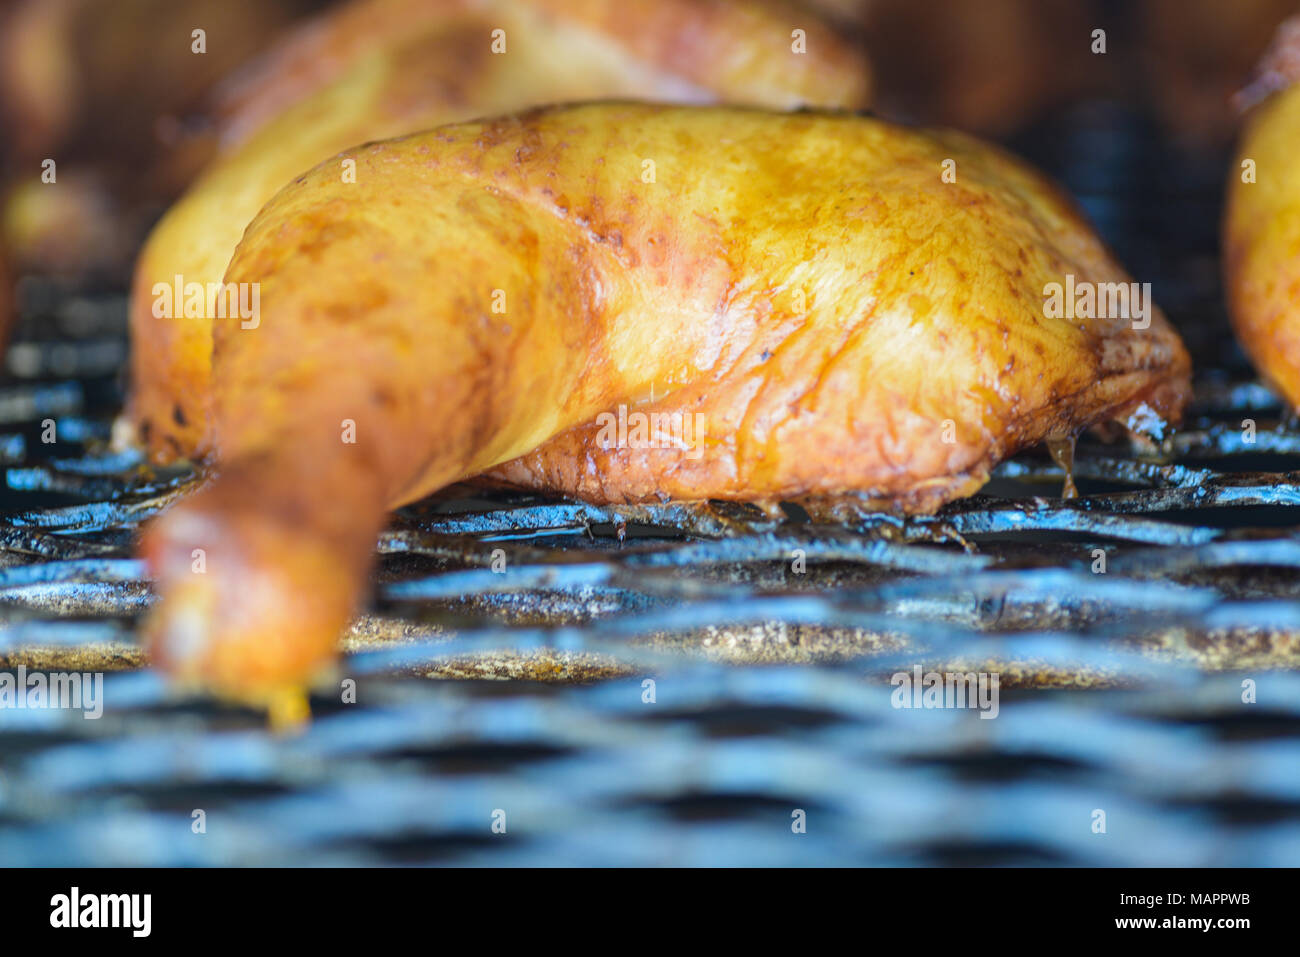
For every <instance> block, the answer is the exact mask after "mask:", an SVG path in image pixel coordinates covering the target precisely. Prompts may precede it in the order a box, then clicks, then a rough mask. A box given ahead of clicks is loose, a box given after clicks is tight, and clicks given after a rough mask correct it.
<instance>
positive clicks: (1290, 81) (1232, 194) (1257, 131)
mask: <svg viewBox="0 0 1300 957" xmlns="http://www.w3.org/2000/svg"><path fill="white" fill-rule="evenodd" d="M1297 79H1300V18H1293V19H1292V20H1289V21H1287V23H1286V24H1284V25H1283V26H1282V27H1281V28H1280V29H1279V31H1278V35H1277V38H1276V40H1275V42H1274V44H1273V47H1272V48H1271V49H1270V51H1269V53H1268V54H1267V55H1266V57H1265V59H1264V61H1263V62H1262V63H1261V67H1260V71H1259V75H1258V77H1257V79H1256V81H1255V83H1254V88H1255V89H1256V90H1262V91H1268V90H1271V91H1273V92H1272V95H1271V96H1267V98H1266V99H1264V100H1263V102H1261V103H1260V104H1259V105H1258V106H1257V107H1255V109H1254V111H1253V113H1252V115H1251V116H1250V118H1249V120H1248V123H1247V126H1246V129H1245V132H1244V133H1243V135H1242V138H1241V141H1240V143H1239V145H1238V148H1237V156H1236V160H1235V161H1234V163H1233V165H1232V167H1231V169H1230V170H1229V173H1228V197H1227V212H1226V215H1225V217H1224V233H1223V249H1224V273H1225V285H1226V290H1227V298H1228V312H1229V315H1230V316H1231V318H1232V324H1233V329H1234V331H1235V332H1236V334H1237V338H1238V340H1239V341H1240V342H1241V344H1242V346H1243V347H1244V348H1245V350H1246V353H1247V354H1248V355H1249V356H1250V358H1251V361H1252V362H1254V364H1255V368H1256V369H1257V370H1258V371H1259V373H1260V375H1261V376H1263V377H1264V379H1266V380H1267V381H1268V382H1270V383H1271V384H1272V385H1273V386H1275V387H1276V388H1277V389H1278V390H1279V391H1280V392H1281V394H1282V396H1283V397H1284V398H1285V399H1286V401H1287V402H1289V403H1290V404H1291V406H1292V407H1293V408H1300V166H1297V163H1296V152H1297V149H1298V148H1300V84H1297V83H1296V80H1297Z"/></svg>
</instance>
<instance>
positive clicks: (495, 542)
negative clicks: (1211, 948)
mask: <svg viewBox="0 0 1300 957" xmlns="http://www.w3.org/2000/svg"><path fill="white" fill-rule="evenodd" d="M1148 134H1149V131H1147V130H1146V129H1145V128H1144V127H1143V126H1142V123H1141V120H1140V119H1139V118H1137V117H1134V116H1131V115H1128V114H1125V113H1122V112H1117V111H1116V110H1114V109H1113V108H1109V107H1105V106H1099V107H1087V108H1084V109H1082V110H1079V111H1076V112H1075V113H1074V114H1071V115H1070V116H1069V117H1067V118H1065V119H1064V120H1063V121H1062V123H1061V125H1060V127H1059V128H1057V129H1053V130H1049V131H1046V132H1043V131H1039V133H1038V135H1036V136H1035V137H1033V138H1031V139H1030V140H1029V141H1027V146H1028V147H1030V148H1029V149H1028V151H1029V152H1031V153H1032V154H1035V155H1034V158H1035V159H1037V160H1039V161H1040V162H1042V163H1043V164H1044V165H1045V166H1047V167H1048V168H1049V169H1051V170H1053V171H1054V172H1056V174H1057V175H1058V176H1060V177H1061V178H1063V179H1064V180H1065V181H1066V183H1067V185H1068V186H1069V187H1070V188H1071V189H1072V191H1073V192H1075V194H1076V195H1078V196H1080V198H1081V201H1082V202H1083V204H1084V205H1085V207H1086V208H1087V210H1088V212H1089V213H1090V214H1091V215H1092V216H1093V218H1094V219H1095V220H1096V221H1097V223H1098V225H1099V227H1100V228H1101V230H1102V232H1103V234H1104V235H1106V237H1107V238H1108V240H1109V241H1111V242H1112V244H1113V245H1115V246H1116V247H1117V251H1118V253H1119V254H1120V256H1121V258H1122V259H1124V260H1125V261H1126V262H1127V263H1128V264H1129V265H1130V266H1131V268H1132V269H1133V271H1134V273H1135V275H1136V276H1137V278H1139V279H1142V280H1146V279H1149V280H1151V281H1153V282H1154V283H1155V284H1156V288H1155V295H1156V299H1157V301H1158V302H1160V303H1161V305H1162V306H1163V307H1164V309H1165V310H1166V312H1167V313H1168V314H1169V315H1170V316H1171V318H1172V319H1173V320H1174V321H1175V323H1176V324H1178V325H1179V326H1180V328H1181V330H1182V331H1183V332H1184V334H1185V335H1186V336H1187V338H1188V340H1189V344H1190V345H1191V347H1192V348H1193V351H1194V353H1195V354H1196V357H1197V359H1198V367H1199V369H1200V370H1201V376H1200V379H1199V382H1198V390H1197V406H1196V408H1194V409H1193V410H1192V415H1191V419H1190V421H1189V422H1188V423H1187V427H1186V428H1185V429H1184V430H1183V431H1181V432H1180V433H1179V434H1178V435H1177V436H1176V437H1175V438H1174V439H1173V441H1172V442H1171V443H1170V446H1169V448H1168V449H1167V450H1166V454H1164V455H1163V456H1161V457H1158V458H1145V459H1144V458H1139V457H1137V456H1135V455H1133V454H1132V453H1130V452H1129V450H1128V449H1127V448H1126V447H1125V446H1123V445H1104V444H1101V443H1098V442H1096V441H1095V440H1091V439H1084V440H1082V441H1081V442H1080V445H1079V448H1078V449H1077V451H1076V456H1075V466H1074V475H1075V479H1076V481H1077V483H1078V485H1079V488H1080V491H1081V495H1080V497H1079V498H1077V499H1072V500H1067V499H1062V498H1061V497H1060V489H1061V485H1062V473H1061V471H1060V469H1059V468H1058V467H1057V466H1055V465H1054V464H1053V463H1052V461H1051V459H1050V458H1048V457H1047V456H1046V455H1045V454H1042V453H1039V452H1031V453H1028V454H1026V455H1024V456H1021V457H1019V458H1018V459H1016V460H1014V461H1012V462H1009V463H1006V464H1005V465H1004V466H1003V467H1002V468H1001V469H1000V471H999V474H998V477H997V479H996V480H995V482H994V483H993V484H992V485H991V486H990V487H989V489H987V490H986V494H984V495H981V496H979V497H977V498H975V499H971V500H969V501H966V502H961V503H957V504H955V505H954V506H951V507H949V508H948V509H945V510H944V511H943V512H942V513H941V514H940V515H938V516H935V517H932V518H922V519H912V520H908V521H905V522H904V521H901V520H899V519H896V518H892V517H889V516H879V515H867V514H858V513H856V512H854V511H853V510H852V509H851V508H848V507H845V506H844V505H843V504H842V503H841V505H840V506H839V507H837V508H831V507H830V506H827V505H824V504H821V505H819V504H818V503H805V504H804V506H803V507H802V508H800V507H790V508H788V509H787V510H786V514H785V515H777V516H772V515H766V514H763V513H760V512H758V511H757V510H754V509H749V508H745V507H736V506H666V507H662V508H629V509H610V508H592V507H589V506H581V505H575V504H566V503H554V502H542V501H538V500H535V499H530V498H525V497H517V496H509V495H503V494H500V493H494V492H488V491H484V490H471V489H458V490H453V491H452V492H451V493H450V494H448V495H445V496H442V497H440V498H439V499H437V500H434V501H430V502H426V503H421V504H420V505H418V506H415V507H412V508H409V509H406V510H404V511H403V512H402V513H401V514H400V515H399V516H397V517H396V518H395V520H394V522H393V525H392V527H391V529H390V530H389V531H388V532H387V533H386V534H385V535H384V536H382V537H381V540H380V542H379V543H378V549H379V552H380V554H381V562H380V568H379V571H378V573H377V587H376V601H375V606H374V607H373V608H372V609H371V610H370V611H369V612H368V614H367V615H365V616H364V617H363V618H362V619H361V620H360V621H359V622H358V624H357V626H356V627H355V628H354V630H353V633H352V634H351V635H350V636H349V637H348V639H347V646H348V648H349V650H350V652H351V654H350V655H349V657H348V659H347V660H346V661H345V662H344V664H343V667H342V670H341V674H340V679H342V678H352V679H355V681H356V682H357V686H358V687H357V694H356V703H355V704H351V703H348V704H345V703H342V702H341V700H340V698H341V697H342V695H341V693H339V692H331V693H328V694H326V693H322V696H321V697H319V698H318V699H316V700H315V701H314V702H313V710H314V712H315V714H316V716H317V719H316V721H315V722H314V723H313V724H312V725H311V727H310V728H309V729H307V730H306V731H305V732H304V733H303V734H301V735H300V736H297V737H289V738H277V737H274V736H271V735H268V734H267V733H265V731H264V725H263V722H262V720H261V719H260V718H259V716H257V715H254V714H252V713H249V712H243V711H236V710H232V709H225V708H218V707H215V706H213V705H211V704H208V703H201V702H192V701H177V700H173V699H171V698H169V697H168V696H167V694H166V692H165V689H164V688H163V686H162V683H161V682H160V681H159V680H158V678H157V677H156V676H154V675H153V674H151V673H149V672H145V671H139V670H137V667H138V665H139V664H140V660H141V659H140V655H139V652H138V649H137V647H136V645H135V634H134V632H135V625H136V623H137V622H138V620H139V616H140V615H141V614H142V613H143V612H144V611H145V610H146V609H147V607H148V604H149V602H150V600H151V599H150V595H149V590H148V586H147V583H146V582H145V581H144V580H143V578H142V575H143V570H142V568H141V566H140V564H139V563H138V562H137V561H135V559H134V558H133V557H132V554H131V540H132V534H133V531H134V529H135V527H136V526H137V525H138V523H139V522H141V521H143V520H145V519H147V518H148V517H149V516H150V515H152V514H155V513H156V512H157V511H158V510H159V509H160V508H162V507H164V506H165V505H166V504H167V503H168V502H169V501H170V500H171V499H172V498H173V497H174V496H175V495H176V493H177V492H178V491H181V490H183V489H184V488H185V487H187V485H188V484H189V483H190V482H191V481H192V479H191V477H190V476H188V475H186V474H184V473H181V472H178V473H175V474H171V473H168V474H151V473H147V472H146V471H145V470H143V469H141V468H140V467H139V464H138V462H136V461H135V460H133V459H132V458H131V457H129V456H113V455H110V454H108V453H107V452H106V451H105V440H106V439H107V435H108V424H109V422H110V421H111V415H112V412H113V411H114V409H115V408H116V407H117V405H118V403H119V402H120V395H119V392H118V389H117V386H116V384H115V375H116V370H117V368H118V367H119V365H120V363H121V360H122V357H123V355H124V344H123V338H122V336H123V321H124V319H123V316H124V306H125V304H124V302H123V301H122V299H121V298H120V296H116V295H114V294H110V293H103V292H97V291H93V290H91V291H87V290H84V289H82V290H78V289H72V288H68V287H66V286H60V285H57V284H48V283H47V284H29V285H28V286H27V287H26V289H25V290H24V301H25V317H24V324H23V328H22V329H21V330H20V334H19V343H18V344H17V345H16V347H15V348H14V349H13V350H12V351H11V353H10V355H9V358H8V360H7V361H8V369H9V373H10V375H9V379H8V381H7V383H6V384H4V385H3V386H0V432H2V433H3V435H0V460H3V462H4V464H5V466H6V483H5V484H6V489H5V491H4V492H3V495H4V518H3V521H0V562H2V563H3V566H2V567H0V621H2V622H3V623H2V624H0V656H4V657H5V659H6V661H7V663H8V665H9V667H10V668H14V667H16V666H17V665H18V664H24V665H26V666H29V667H41V666H44V667H53V668H59V669H64V670H74V669H75V670H78V671H95V670H108V671H112V672H121V673H114V674H110V675H109V676H108V678H107V680H106V683H105V688H106V691H105V695H106V702H105V707H104V716H103V718H101V719H100V720H97V721H88V720H84V719H83V718H82V717H81V716H80V714H79V713H77V712H57V711H39V710H9V709H0V861H4V862H6V863H30V864H40V863H68V864H74V863H90V864H108V863H143V864H195V863H229V864H253V863H266V864H274V863H347V862H380V863H407V862H434V861H455V862H468V863H475V862H484V863H524V864H545V863H566V862H567V863H645V864H658V863H700V864H706V863H737V864H740V863H816V862H839V863H959V864H960V863H1048V864H1052V863H1061V864H1094V863H1117V864H1233V863H1238V864H1244V863H1256V864H1281V863H1293V862H1294V861H1295V860H1296V859H1297V856H1298V855H1300V772H1297V768H1300V675H1297V674H1296V673H1295V672H1294V671H1293V670H1288V669H1294V667H1295V665H1296V664H1297V663H1300V639H1297V637H1296V636H1297V635H1300V605H1298V604H1297V603H1296V602H1295V595H1296V593H1297V582H1298V580H1300V579H1298V575H1300V538H1298V537H1297V536H1296V534H1295V527H1296V525H1297V521H1296V515H1297V512H1296V511H1295V508H1296V505H1297V504H1300V430H1297V429H1296V428H1295V426H1294V424H1293V423H1292V422H1290V421H1289V420H1288V419H1286V418H1285V417H1284V416H1283V415H1282V412H1281V410H1280V409H1279V407H1278V405H1277V402H1276V400H1275V399H1274V397H1273V396H1272V395H1271V394H1270V393H1268V392H1267V391H1266V390H1264V389H1263V388H1261V387H1260V386H1258V385H1256V384H1254V383H1253V382H1252V381H1251V379H1250V375H1249V370H1248V369H1246V368H1245V366H1244V364H1243V363H1242V361H1241V359H1240V356H1239V354H1237V353H1236V352H1235V351H1233V347H1232V346H1231V345H1230V342H1229V341H1228V340H1227V339H1226V338H1225V328H1224V319H1223V317H1222V314H1221V311H1220V309H1219V307H1218V304H1217V303H1218V291H1217V277H1216V274H1215V269H1216V268H1217V267H1216V265H1215V258H1214V249H1213V243H1214V226H1215V223H1216V222H1217V218H1216V217H1217V206H1216V204H1217V195H1218V188H1219V183H1218V178H1219V172H1218V171H1219V170H1220V169H1222V168H1223V167H1222V164H1216V163H1215V162H1211V161H1205V162H1204V163H1203V165H1198V164H1194V163H1192V162H1191V161H1188V160H1186V159H1185V158H1177V159H1175V158H1173V157H1170V156H1167V155H1164V154H1163V153H1161V152H1160V151H1159V148H1158V147H1156V146H1152V145H1150V144H1152V143H1153V142H1154V140H1153V138H1152V137H1151V136H1150V135H1148ZM1079 157H1083V158H1084V159H1089V160H1090V161H1088V162H1084V161H1082V160H1080V159H1079ZM49 420H53V421H54V424H55V433H56V436H57V441H56V442H54V443H48V444H47V443H45V442H43V441H42V437H43V433H44V434H45V435H46V436H47V437H48V431H49V430H48V426H49ZM1244 423H1245V424H1244ZM1252 423H1253V425H1252ZM1101 556H1104V562H1105V566H1104V571H1102V570H1101V568H1100V566H1099V562H1100V561H1101ZM503 562H504V565H503V564H502V563H503ZM494 566H495V567H494ZM805 566H806V568H805V570H803V571H801V572H800V571H797V570H796V568H803V567H805ZM916 664H921V665H923V666H924V667H925V668H926V669H935V670H942V669H943V668H944V667H946V666H960V667H961V668H962V670H981V669H982V670H989V671H997V672H998V673H1000V675H1001V677H1002V687H1003V695H1002V700H1001V706H1000V711H999V714H998V716H997V717H996V719H993V720H982V719H980V718H979V717H978V715H977V714H976V713H974V712H971V711H962V710H914V709H896V708H894V707H892V706H891V701H890V692H891V688H890V686H889V684H888V681H887V677H888V675H890V674H891V673H893V672H896V671H908V672H910V671H911V669H912V667H913V666H914V665H916ZM500 677H514V678H522V679H526V680H523V681H515V682H500V681H484V680H481V679H483V678H500ZM647 678H649V679H653V681H654V685H653V692H654V699H655V700H654V701H653V702H652V703H650V702H647V701H646V700H644V698H645V697H646V696H647V695H648V691H647V687H646V685H645V684H644V683H643V682H644V681H645V680H646V679H647ZM431 679H438V680H431ZM466 679H479V680H466ZM1246 679H1250V680H1251V681H1253V682H1254V683H1255V686H1256V687H1255V696H1256V701H1257V703H1254V704H1245V703H1243V701H1242V695H1243V681H1244V680H1246ZM196 809H202V810H204V811H205V812H206V815H207V831H206V833H204V834H202V835H196V834H194V833H193V832H192V830H191V820H192V813H193V811H195V810H196ZM795 809H803V810H804V811H806V812H807V818H808V827H807V833H806V834H794V833H792V831H791V821H792V817H791V815H792V812H793V811H794V810H795ZM1097 809H1100V810H1104V811H1105V812H1106V819H1107V833H1105V834H1104V835H1102V834H1096V833H1094V832H1093V829H1092V823H1093V816H1092V815H1093V812H1094V811H1095V810H1097ZM497 810H501V811H504V812H505V820H506V824H507V827H506V833H505V834H495V833H493V831H492V828H491V825H492V823H493V814H494V812H495V811H497Z"/></svg>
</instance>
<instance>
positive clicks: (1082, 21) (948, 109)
mask: <svg viewBox="0 0 1300 957" xmlns="http://www.w3.org/2000/svg"><path fill="white" fill-rule="evenodd" d="M818 2H820V3H834V5H835V6H838V7H842V8H846V9H849V8H857V9H859V10H860V14H859V16H860V17H861V22H862V24H863V28H864V31H865V35H866V42H867V49H868V50H869V51H870V53H871V57H872V64H873V66H874V67H875V69H876V76H877V91H878V92H877V96H876V100H877V104H878V107H879V112H880V114H881V115H883V116H888V117H889V118H891V119H897V120H903V121H906V122H916V123H925V124H940V125H945V126H955V127H957V128H959V129H963V130H968V131H972V132H977V133H982V134H985V135H1003V134H1006V133H1009V132H1011V131H1013V130H1016V129H1018V128H1019V127H1021V126H1023V125H1025V124H1026V123H1028V122H1030V121H1031V120H1033V119H1034V117H1035V116H1036V115H1038V114H1040V113H1042V112H1044V111H1046V110H1048V109H1050V108H1052V107H1053V106H1056V105H1059V104H1061V103H1063V102H1065V101H1066V100H1069V99H1071V98H1072V97H1076V96H1079V95H1080V94H1082V93H1085V92H1090V91H1092V90H1095V89H1096V88H1097V87H1098V86H1099V85H1102V84H1104V83H1105V82H1106V71H1105V70H1103V69H1102V68H1100V67H1098V66H1097V65H1096V64H1095V63H1093V62H1092V60H1091V57H1092V53H1091V52H1090V49H1089V46H1090V34H1091V31H1092V29H1093V28H1094V26H1095V25H1096V21H1095V18H1094V16H1093V13H1094V4H1093V3H1092V2H1091V0H979V2H971V0H926V2H924V3H917V2H915V0H863V2H859V3H852V2H850V0H838V2H836V0H818Z"/></svg>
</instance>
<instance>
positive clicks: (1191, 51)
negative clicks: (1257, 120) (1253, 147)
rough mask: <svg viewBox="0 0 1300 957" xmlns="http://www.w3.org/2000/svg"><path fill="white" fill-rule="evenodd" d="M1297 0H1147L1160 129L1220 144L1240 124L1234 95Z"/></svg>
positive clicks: (1147, 39) (1149, 67)
mask: <svg viewBox="0 0 1300 957" xmlns="http://www.w3.org/2000/svg"><path fill="white" fill-rule="evenodd" d="M1296 12H1300V2H1297V0H1230V2H1228V0H1145V2H1144V3H1143V4H1142V6H1141V13H1142V17H1143V31H1144V33H1143V36H1144V48H1145V55H1144V56H1143V57H1142V59H1141V62H1142V64H1143V65H1144V67H1145V69H1146V73H1147V82H1148V85H1149V88H1150V91H1151V98H1152V100H1153V103H1154V106H1155V108H1156V112H1157V114H1158V115H1159V117H1160V119H1161V121H1162V123H1163V125H1164V127H1165V129H1166V130H1167V131H1168V132H1169V133H1170V135H1172V136H1173V137H1175V138H1176V139H1178V140H1179V141H1180V142H1182V143H1183V145H1185V146H1190V147H1194V148H1195V147H1210V148H1215V147H1223V146H1225V145H1226V144H1227V143H1228V142H1229V141H1230V140H1231V139H1232V138H1233V136H1234V135H1235V134H1236V132H1237V129H1238V127H1239V125H1240V119H1239V117H1238V115H1237V110H1236V108H1235V107H1234V105H1233V97H1234V95H1235V94H1236V93H1237V92H1238V91H1239V90H1241V89H1242V88H1243V87H1245V86H1246V84H1247V82H1248V81H1249V79H1250V75H1251V71H1252V69H1253V68H1254V66H1255V64H1256V63H1258V62H1259V59H1260V57H1261V56H1262V55H1263V54H1264V51H1265V50H1266V49H1267V48H1268V45H1269V40H1270V39H1271V38H1272V36H1273V33H1274V31H1275V30H1276V29H1277V27H1278V25H1279V24H1281V23H1282V21H1283V20H1285V19H1286V18H1287V17H1289V16H1291V15H1292V14H1293V13H1296Z"/></svg>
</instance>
